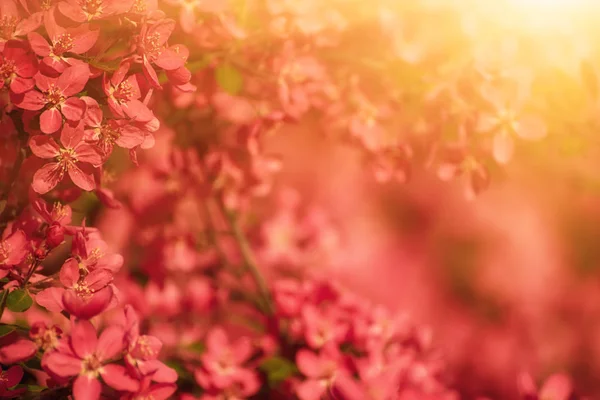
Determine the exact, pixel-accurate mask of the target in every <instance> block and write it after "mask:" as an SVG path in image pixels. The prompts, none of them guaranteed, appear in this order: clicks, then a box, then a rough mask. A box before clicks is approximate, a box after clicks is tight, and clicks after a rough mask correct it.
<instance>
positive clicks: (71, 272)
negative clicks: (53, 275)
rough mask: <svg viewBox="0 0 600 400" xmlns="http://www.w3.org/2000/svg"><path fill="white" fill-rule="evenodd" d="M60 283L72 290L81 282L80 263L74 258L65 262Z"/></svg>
mask: <svg viewBox="0 0 600 400" xmlns="http://www.w3.org/2000/svg"><path fill="white" fill-rule="evenodd" d="M59 278H60V283H62V284H63V285H65V287H68V288H71V287H73V286H75V284H76V283H77V282H78V281H79V263H78V262H77V260H76V259H75V258H73V257H71V258H69V259H68V260H67V261H65V262H64V264H63V265H62V267H61V268H60V273H59Z"/></svg>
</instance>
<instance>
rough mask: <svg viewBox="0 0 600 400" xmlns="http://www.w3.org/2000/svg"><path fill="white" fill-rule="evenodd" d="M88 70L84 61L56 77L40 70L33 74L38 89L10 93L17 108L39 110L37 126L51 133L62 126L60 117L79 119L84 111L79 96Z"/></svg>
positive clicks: (84, 106)
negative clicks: (38, 124)
mask: <svg viewBox="0 0 600 400" xmlns="http://www.w3.org/2000/svg"><path fill="white" fill-rule="evenodd" d="M89 76H90V70H89V67H88V66H87V64H81V65H76V66H73V67H69V68H67V69H65V70H64V72H63V73H62V74H61V75H60V76H59V77H58V78H50V77H48V76H46V75H43V74H41V73H39V72H38V73H37V74H36V75H35V77H34V79H35V85H36V86H37V88H38V89H39V91H37V90H29V91H27V92H25V93H24V94H22V95H19V96H17V95H14V96H12V99H13V102H14V103H15V105H17V106H18V107H20V108H22V109H25V110H30V111H39V110H42V109H43V111H42V113H41V115H40V129H41V131H42V132H43V133H47V134H49V133H54V132H56V131H58V130H59V129H60V127H61V126H62V125H63V117H64V118H65V119H66V120H67V121H71V122H78V121H80V120H81V119H82V118H83V116H84V114H85V110H86V104H85V102H84V101H83V100H81V99H80V98H78V97H74V96H75V95H76V94H78V93H79V92H81V91H82V90H83V88H84V87H85V85H86V84H87V82H88V79H89Z"/></svg>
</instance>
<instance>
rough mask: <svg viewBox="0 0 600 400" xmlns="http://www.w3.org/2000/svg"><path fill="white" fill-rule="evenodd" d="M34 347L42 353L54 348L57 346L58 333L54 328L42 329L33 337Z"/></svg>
mask: <svg viewBox="0 0 600 400" xmlns="http://www.w3.org/2000/svg"><path fill="white" fill-rule="evenodd" d="M33 340H34V342H35V344H36V346H37V347H38V348H40V349H42V350H44V351H46V350H51V349H54V348H56V345H57V344H58V333H57V332H56V328H55V327H52V328H48V329H44V330H43V332H40V333H38V334H37V335H35V336H34V337H33Z"/></svg>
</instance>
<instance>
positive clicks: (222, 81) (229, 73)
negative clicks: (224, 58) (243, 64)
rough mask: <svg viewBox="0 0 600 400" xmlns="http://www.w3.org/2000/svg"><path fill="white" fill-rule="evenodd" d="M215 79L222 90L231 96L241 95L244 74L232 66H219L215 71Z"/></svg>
mask: <svg viewBox="0 0 600 400" xmlns="http://www.w3.org/2000/svg"><path fill="white" fill-rule="evenodd" d="M215 79H216V80H217V83H218V84H219V86H220V87H221V89H223V90H224V91H226V92H227V93H229V94H231V95H236V94H238V93H240V92H241V90H242V88H243V86H244V78H243V77H242V74H241V73H240V71H238V70H237V69H236V68H235V67H234V66H233V65H231V64H223V65H221V66H219V67H218V68H217V69H216V71H215Z"/></svg>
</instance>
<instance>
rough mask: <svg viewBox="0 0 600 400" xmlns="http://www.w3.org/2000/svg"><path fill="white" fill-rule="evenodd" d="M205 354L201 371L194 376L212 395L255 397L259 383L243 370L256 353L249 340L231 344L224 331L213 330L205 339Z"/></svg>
mask: <svg viewBox="0 0 600 400" xmlns="http://www.w3.org/2000/svg"><path fill="white" fill-rule="evenodd" d="M206 347H207V349H206V352H205V353H204V354H203V355H202V356H201V360H202V368H200V369H197V370H196V372H195V374H194V376H195V378H196V381H197V382H198V384H199V385H200V386H202V387H203V388H205V389H207V390H208V391H209V392H211V391H212V392H215V391H216V392H219V391H223V390H227V391H235V392H238V393H239V394H240V396H243V397H248V396H250V395H252V394H254V393H256V392H257V391H258V389H259V386H260V383H259V380H258V376H257V375H256V373H255V372H254V371H252V370H250V369H248V368H245V367H244V366H243V364H244V363H246V362H247V361H248V360H249V359H250V357H251V356H252V353H253V348H252V344H251V343H250V340H249V339H248V338H247V337H242V338H240V339H238V340H237V341H235V342H233V343H230V342H229V340H228V339H227V335H226V334H225V331H224V330H223V329H222V328H219V327H217V328H213V329H212V330H211V331H210V332H209V333H208V335H207V338H206Z"/></svg>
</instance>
